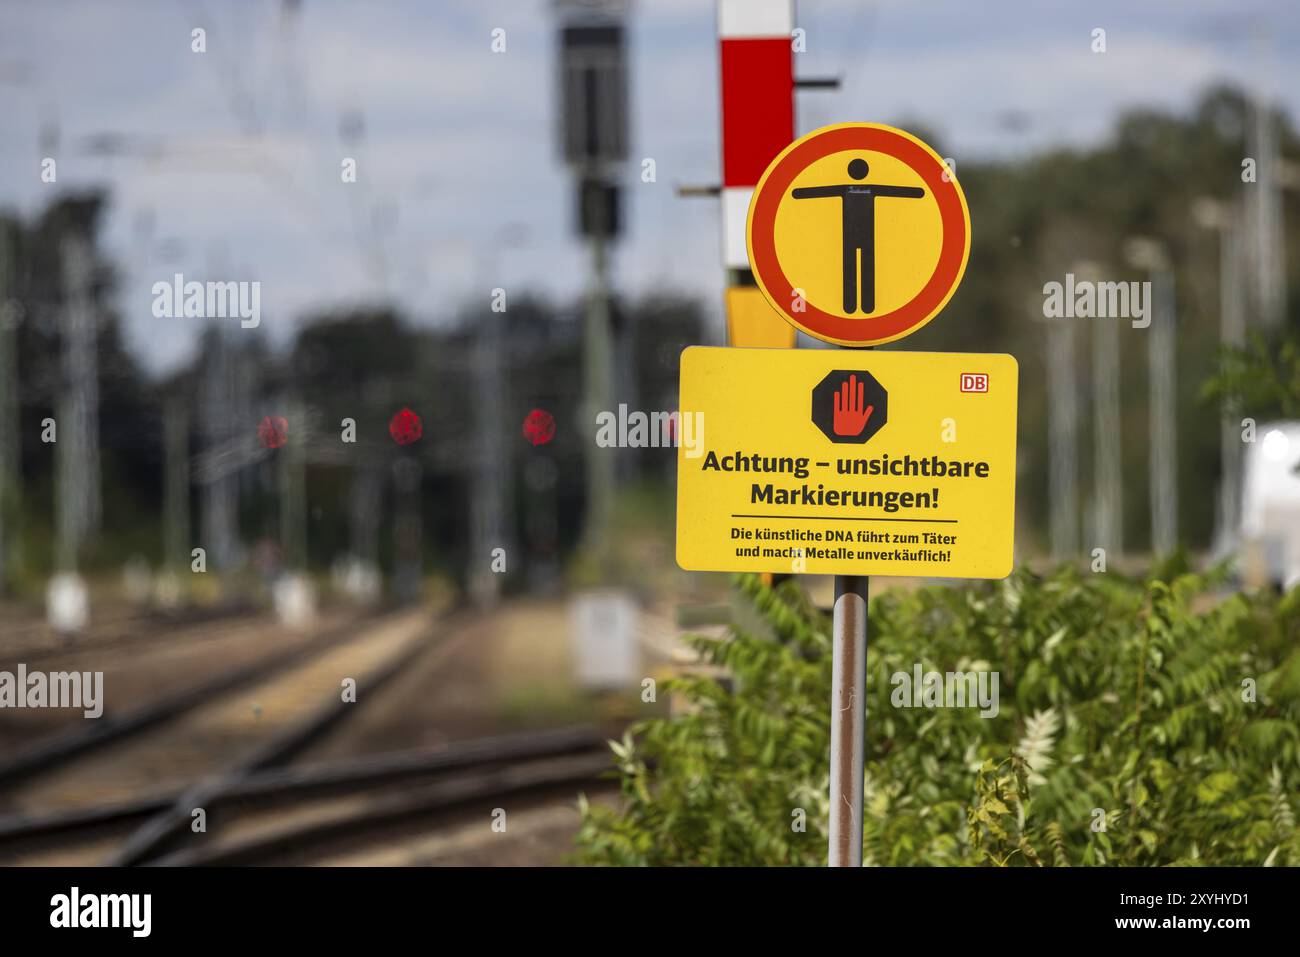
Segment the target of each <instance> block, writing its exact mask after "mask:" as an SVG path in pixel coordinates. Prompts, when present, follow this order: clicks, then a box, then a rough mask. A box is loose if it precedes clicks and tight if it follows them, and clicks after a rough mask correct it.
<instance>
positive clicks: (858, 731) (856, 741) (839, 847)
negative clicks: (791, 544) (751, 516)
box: [827, 575, 870, 867]
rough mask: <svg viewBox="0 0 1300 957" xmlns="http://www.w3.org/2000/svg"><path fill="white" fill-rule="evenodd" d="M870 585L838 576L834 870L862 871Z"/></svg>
mask: <svg viewBox="0 0 1300 957" xmlns="http://www.w3.org/2000/svg"><path fill="white" fill-rule="evenodd" d="M869 582H870V579H869V578H868V577H867V576H866V575H861V576H859V575H836V576H835V608H834V611H833V613H832V623H831V648H832V658H831V821H830V856H829V859H828V860H827V864H828V865H829V866H830V867H861V866H862V763H863V755H864V752H865V749H866V723H867V722H866V718H867V706H866V683H867V589H868V584H869Z"/></svg>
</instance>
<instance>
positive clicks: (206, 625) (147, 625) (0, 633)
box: [0, 605, 261, 667]
mask: <svg viewBox="0 0 1300 957" xmlns="http://www.w3.org/2000/svg"><path fill="white" fill-rule="evenodd" d="M259 621H261V618H260V617H259V616H258V615H257V613H256V612H255V611H254V610H253V609H252V608H251V607H250V606H246V605H235V606H225V607H221V608H211V609H187V610H184V611H177V612H175V613H170V614H164V613H147V614H137V613H130V614H126V615H115V616H113V617H112V618H110V619H109V620H107V621H105V622H100V623H98V624H97V625H96V627H94V628H92V629H91V630H89V631H88V632H87V633H86V634H84V635H77V636H76V637H69V636H66V635H60V634H58V633H56V632H54V631H53V630H52V629H50V627H49V626H48V625H46V624H45V623H44V622H30V621H25V622H23V623H21V624H14V623H3V624H0V662H4V663H6V664H7V663H10V662H13V663H17V662H20V661H21V662H23V663H24V664H26V665H28V666H29V667H31V666H32V665H34V664H39V663H44V662H46V661H48V660H50V659H66V658H70V657H74V656H77V657H79V656H82V655H90V654H99V653H102V652H108V651H113V652H116V651H120V650H122V649H124V648H130V649H136V648H142V649H143V648H148V647H149V646H150V645H153V644H156V643H158V642H160V641H171V640H174V639H175V638H176V637H177V635H178V633H179V634H184V633H186V632H189V631H195V632H196V633H197V634H196V635H195V637H200V638H208V637H215V636H218V635H220V634H223V633H224V632H225V630H226V629H229V628H238V627H241V626H246V625H252V624H256V623H258V622H259ZM214 625H215V626H218V627H216V628H214V627H213V626H214Z"/></svg>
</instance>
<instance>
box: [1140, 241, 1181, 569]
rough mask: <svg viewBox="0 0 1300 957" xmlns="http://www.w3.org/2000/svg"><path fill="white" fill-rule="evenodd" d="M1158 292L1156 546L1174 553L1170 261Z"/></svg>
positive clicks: (1151, 384) (1157, 281) (1152, 385)
mask: <svg viewBox="0 0 1300 957" xmlns="http://www.w3.org/2000/svg"><path fill="white" fill-rule="evenodd" d="M1151 289H1152V291H1153V293H1154V295H1153V301H1152V302H1151V303H1150V308H1151V320H1152V322H1151V328H1150V330H1149V335H1148V339H1147V370H1148V376H1149V381H1148V389H1149V390H1150V397H1151V398H1150V405H1149V409H1148V412H1147V414H1148V422H1149V426H1148V427H1149V430H1150V435H1149V439H1148V441H1149V442H1150V444H1151V458H1150V461H1149V463H1148V465H1149V469H1150V471H1149V476H1150V496H1151V498H1150V503H1151V551H1152V554H1153V555H1157V556H1158V555H1168V554H1169V553H1170V552H1172V551H1173V550H1174V548H1175V546H1176V545H1177V544H1178V408H1177V398H1176V394H1175V383H1174V374H1175V373H1174V322H1175V314H1176V313H1175V305H1174V275H1173V272H1172V271H1171V270H1170V269H1169V268H1168V267H1163V266H1162V267H1161V268H1160V269H1157V270H1155V271H1154V272H1153V274H1152V282H1151Z"/></svg>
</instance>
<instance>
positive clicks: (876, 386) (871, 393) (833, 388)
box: [812, 369, 889, 444]
mask: <svg viewBox="0 0 1300 957" xmlns="http://www.w3.org/2000/svg"><path fill="white" fill-rule="evenodd" d="M888 418H889V394H888V393H887V392H886V391H885V387H884V386H883V385H881V384H880V383H879V382H877V381H876V379H875V377H874V376H873V375H872V374H871V373H870V372H864V371H862V370H861V369H836V370H835V371H833V372H830V373H828V374H827V375H826V377H825V378H824V379H822V381H821V382H819V383H817V385H816V386H814V387H813V390H812V421H813V425H815V426H817V428H819V429H821V430H822V434H824V435H825V436H826V438H828V439H830V440H831V441H832V442H839V443H847V442H852V443H858V444H860V443H862V442H865V441H867V439H869V438H871V437H872V436H873V435H875V434H876V433H877V432H879V431H880V430H881V429H882V428H884V426H885V422H886V421H887V420H888Z"/></svg>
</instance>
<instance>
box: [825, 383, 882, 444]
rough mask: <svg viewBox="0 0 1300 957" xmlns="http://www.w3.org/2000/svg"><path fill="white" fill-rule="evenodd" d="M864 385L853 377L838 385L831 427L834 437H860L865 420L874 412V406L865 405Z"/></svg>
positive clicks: (865, 423)
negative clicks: (833, 430)
mask: <svg viewBox="0 0 1300 957" xmlns="http://www.w3.org/2000/svg"><path fill="white" fill-rule="evenodd" d="M865 402H866V385H865V384H864V383H862V382H859V381H858V377H857V376H855V375H851V376H849V381H848V382H845V383H842V384H841V385H840V390H839V391H838V392H836V393H835V419H834V424H833V427H834V429H835V434H836V435H861V434H862V430H863V429H864V428H866V425H867V420H868V419H870V418H871V413H872V412H874V411H875V408H876V407H875V406H874V405H867V406H866V407H865V408H864V405H865Z"/></svg>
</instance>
